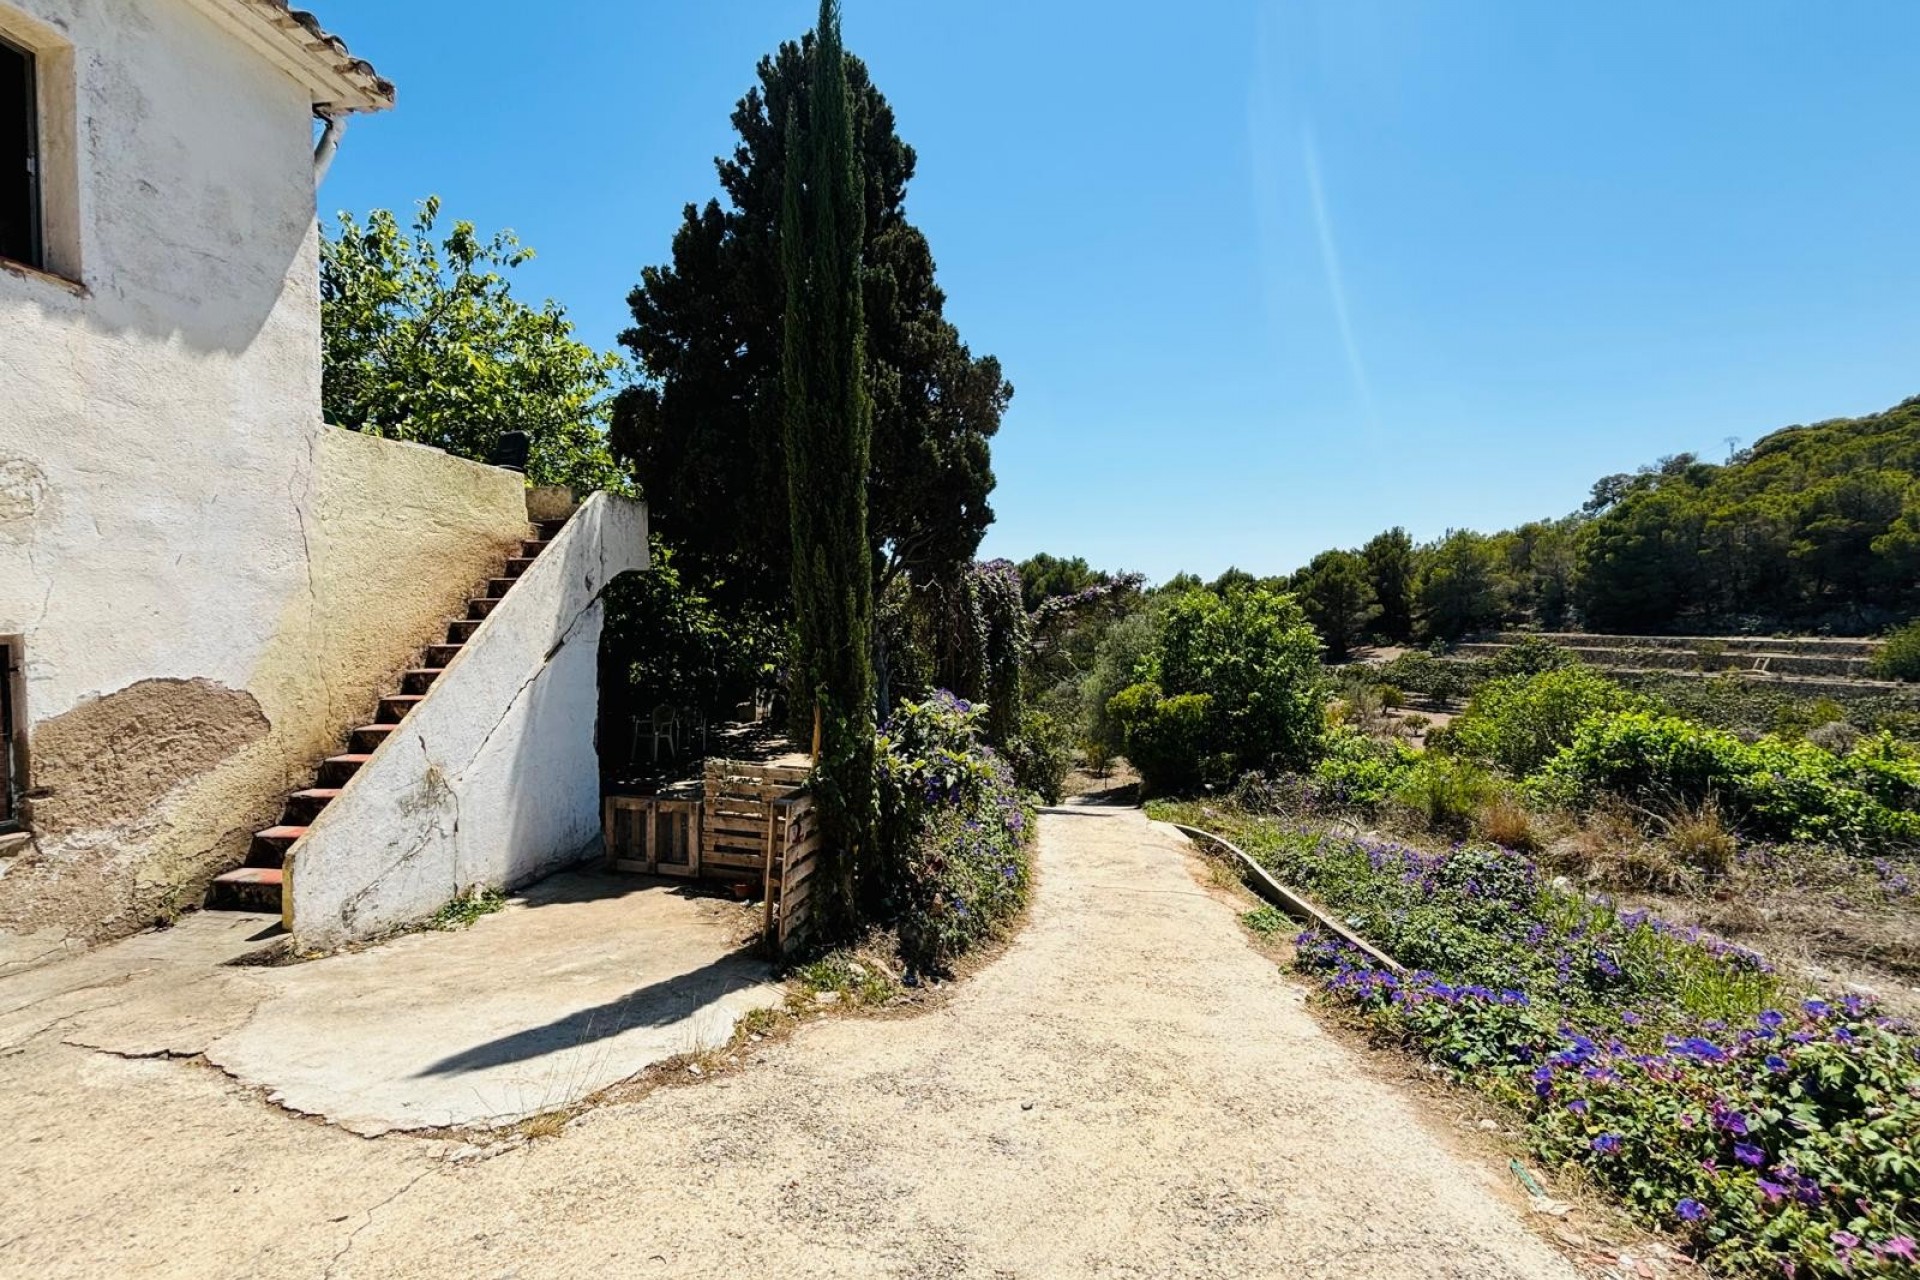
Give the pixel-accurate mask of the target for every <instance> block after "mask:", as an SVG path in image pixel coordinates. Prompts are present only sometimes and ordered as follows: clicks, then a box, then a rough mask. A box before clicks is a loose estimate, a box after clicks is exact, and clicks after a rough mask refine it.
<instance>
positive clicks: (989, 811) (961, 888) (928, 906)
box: [878, 692, 1034, 973]
mask: <svg viewBox="0 0 1920 1280" xmlns="http://www.w3.org/2000/svg"><path fill="white" fill-rule="evenodd" d="M985 715H986V709H985V708H984V707H983V706H980V705H978V704H970V703H967V702H965V701H963V700H961V699H958V698H955V697H954V696H953V695H952V694H950V693H946V692H940V693H936V694H935V695H934V696H933V697H931V698H929V699H927V700H926V701H925V702H919V703H915V702H907V703H902V704H901V706H900V708H899V710H898V711H896V712H895V713H894V716H893V718H892V719H891V720H890V721H888V723H887V726H886V728H885V729H884V730H882V732H881V734H880V738H879V774H880V777H879V784H880V785H879V791H880V824H879V827H878V831H879V838H880V842H881V851H882V854H883V855H884V859H885V876H884V879H885V884H886V893H885V897H886V902H885V907H886V910H887V913H888V915H889V916H890V917H891V918H892V919H893V920H894V922H895V924H896V927H897V929H898V932H899V936H900V954H901V957H902V959H904V960H905V961H906V962H907V964H908V965H910V966H912V967H913V968H915V969H919V970H922V971H926V972H932V973H939V972H943V971H945V970H946V969H947V968H948V967H949V966H950V965H951V964H952V962H953V960H954V959H955V958H956V957H958V956H960V955H961V954H963V953H964V952H966V951H967V950H968V949H969V948H971V947H973V946H975V945H977V944H979V943H980V942H982V941H984V940H985V939H988V938H991V937H993V936H995V935H996V934H997V933H999V931H1000V930H1001V929H1002V928H1003V927H1004V926H1005V924H1006V923H1007V921H1008V920H1009V919H1010V918H1011V917H1012V916H1013V915H1014V914H1015V913H1017V912H1018V911H1019V910H1020V908H1021V907H1022V906H1023V905H1024V904H1025V902H1026V899H1027V888H1028V883H1029V880H1030V875H1031V872H1030V863H1029V858H1028V845H1029V843H1030V841H1031V838H1032V833H1033V829H1034V813H1033V809H1032V808H1031V806H1030V805H1029V804H1028V802H1027V800H1026V798H1025V795H1024V793H1023V792H1022V791H1021V789H1020V787H1019V784H1018V783H1017V782H1016V781H1015V780H1014V776H1013V770H1012V769H1010V768H1009V767H1008V766H1007V763H1006V762H1005V761H1004V760H1002V759H1000V757H999V756H997V755H995V754H994V753H993V751H992V750H990V749H989V748H988V747H986V746H985V745H984V743H983V742H982V741H981V735H982V733H983V731H984V727H985V726H984V723H983V721H984V719H985Z"/></svg>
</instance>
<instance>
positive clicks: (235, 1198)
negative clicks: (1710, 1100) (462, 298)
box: [0, 809, 1575, 1280]
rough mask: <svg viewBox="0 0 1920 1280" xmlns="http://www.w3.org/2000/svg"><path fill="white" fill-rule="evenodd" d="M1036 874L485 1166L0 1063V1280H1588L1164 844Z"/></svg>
mask: <svg viewBox="0 0 1920 1280" xmlns="http://www.w3.org/2000/svg"><path fill="white" fill-rule="evenodd" d="M1040 848H1041V858H1040V866H1041V875H1040V882H1039V889H1038V894H1037V899H1036V902H1035V905H1034V909H1033V916H1032V919H1031V921H1030V922H1029V924H1028V925H1027V927H1026V929H1025V930H1024V931H1023V932H1022V933H1021V935H1020V937H1019V938H1018V939H1017V941H1016V942H1015V943H1014V944H1013V946H1012V947H1011V948H1009V950H1008V951H1007V952H1006V954H1005V955H1003V956H1002V957H1000V958H999V959H998V960H996V961H994V962H993V963H992V964H990V965H988V966H987V967H985V968H984V969H983V970H982V971H981V972H980V973H979V974H978V975H976V976H975V977H974V978H973V979H971V980H970V981H969V982H967V983H965V984H963V985H962V986H961V987H960V988H959V989H958V990H957V991H956V992H955V993H954V995H953V996H952V998H951V999H950V1000H948V1001H947V1002H946V1003H944V1004H942V1005H940V1006H939V1007H937V1008H935V1009H933V1010H932V1011H931V1012H928V1013H926V1014H924V1015H922V1016H919V1017H913V1018H902V1019H877V1020H876V1019H864V1018H845V1019H826V1020H822V1021H820V1022H817V1023H815V1024H813V1025H810V1026H808V1027H806V1028H804V1029H803V1030H801V1031H800V1032H799V1033H797V1034H796V1035H795V1036H794V1037H792V1038H791V1039H789V1040H787V1041H785V1042H784V1043H780V1044H777V1045H773V1046H771V1047H768V1048H767V1049H766V1051H765V1052H764V1053H763V1054H762V1055H761V1060H760V1061H757V1062H754V1063H751V1064H749V1065H747V1066H746V1067H745V1068H744V1069H743V1070H741V1071H739V1072H736V1073H730V1074H727V1075H723V1076H721V1077H719V1078H716V1079H713V1080H710V1081H706V1082H703V1083H700V1084H697V1085H695V1086H692V1087H688V1088H674V1089H663V1090H658V1091H655V1092H654V1093H652V1094H650V1095H648V1096H647V1097H645V1098H643V1099H641V1100H639V1101H637V1102H633V1103H628V1104H621V1105H616V1106H609V1107H605V1108H602V1109H600V1110H598V1111H595V1112H591V1113H589V1114H588V1115H586V1116H585V1117H583V1118H581V1119H579V1120H577V1121H575V1122H574V1123H573V1124H572V1125H570V1126H569V1127H568V1128H567V1129H566V1130H565V1131H564V1132H563V1133H561V1134H559V1135H558V1136H557V1137H554V1138H550V1139H545V1140H540V1141H536V1142H534V1143H533V1144H531V1145H530V1146H524V1147H521V1148H518V1149H514V1150H511V1151H509V1152H507V1153H505V1154H502V1155H498V1156H495V1157H492V1158H489V1159H481V1160H469V1161H466V1162H463V1163H454V1162H452V1161H449V1160H448V1159H447V1158H446V1157H445V1153H444V1151H443V1150H441V1149H440V1148H439V1147H438V1146H437V1145H436V1144H433V1143H427V1142H422V1141H420V1140H417V1139H410V1138H385V1139H380V1140H377V1141H368V1140H365V1139H361V1138H356V1137H352V1136H350V1135H348V1134H345V1133H342V1132H340V1131H339V1130H337V1129H332V1128H328V1127H325V1126H322V1125H319V1124H316V1123H313V1122H310V1121H302V1120H298V1119H295V1118H292V1117H290V1116H287V1115H285V1114H284V1113H280V1112H278V1111H275V1110H272V1109H270V1108H268V1107H266V1106H264V1105H263V1104H261V1103H260V1102H258V1101H256V1100H255V1099H253V1098H252V1097H249V1096H247V1095H246V1094H245V1093H244V1092H243V1091H242V1090H240V1089H239V1088H238V1087H237V1086H235V1085H234V1084H233V1083H232V1082H231V1081H229V1080H227V1079H226V1078H225V1077H223V1076H221V1075H220V1074H218V1073H217V1072H215V1071H213V1070H211V1069H210V1068H207V1067H205V1066H204V1065H199V1064H192V1063H178V1062H166V1061H151V1060H127V1059H122V1058H117V1057H111V1056H108V1055H104V1054H99V1053H90V1052H88V1051H85V1050H81V1049H77V1048H72V1047H69V1046H63V1045H60V1044H58V1043H57V1042H43V1041H35V1042H34V1043H32V1044H29V1045H27V1046H26V1047H25V1048H23V1049H21V1050H18V1051H16V1052H14V1053H13V1054H12V1055H11V1056H5V1057H0V1123H4V1124H5V1125H6V1126H7V1130H8V1133H9V1141H8V1142H7V1143H4V1144H0V1224H4V1226H3V1227H0V1274H5V1275H8V1276H12V1275H20V1276H35V1277H55V1276H68V1275H73V1276H82V1275H85V1276H97V1275H192V1276H196V1277H221V1276H233V1277H240V1276H249V1277H251V1276H301V1277H304V1276H319V1275H327V1276H331V1277H342V1278H344V1277H352V1276H358V1277H381V1278H383V1280H387V1278H398V1277H412V1276H422V1277H425V1276H432V1277H436V1278H438V1280H444V1278H445V1277H454V1276H457V1277H500V1278H501V1280H505V1278H506V1277H515V1278H517V1280H535V1278H545V1277H573V1276H580V1277H587V1276H593V1277H628V1276H642V1277H644V1276H663V1277H665V1276H673V1277H696V1276H715V1277H719V1276H727V1277H735V1276H743V1275H779V1276H783V1277H815V1276H817V1277H864V1276H898V1277H936V1276H980V1277H1042V1276H1062V1277H1081V1276H1104V1277H1136V1276H1139V1277H1144V1276H1154V1277H1175V1276H1194V1277H1200V1276H1208V1277H1215V1276H1218V1277H1240V1276H1285V1277H1290V1278H1291V1277H1319V1276H1343V1277H1344V1276H1381V1277H1389V1276H1391V1277H1396V1278H1397V1277H1417V1276H1458V1277H1472V1278H1473V1280H1494V1278H1496V1277H1568V1278H1569V1280H1570V1278H1571V1277H1573V1276H1574V1275H1575V1272H1574V1271H1573V1269H1572V1268H1571V1267H1570V1266H1569V1265H1568V1264H1567V1263H1566V1262H1565V1261H1563V1260H1562V1259H1561V1258H1560V1257H1559V1255H1558V1254H1556V1253H1555V1252H1554V1251H1553V1250H1552V1249H1551V1248H1549V1247H1548V1246H1547V1245H1546V1244H1545V1243H1544V1242H1543V1241H1541V1240H1540V1239H1539V1238H1538V1237H1537V1236H1535V1235H1534V1234H1532V1233H1531V1232H1530V1231H1529V1230H1528V1229H1527V1227H1526V1226H1525V1225H1524V1223H1523V1222H1522V1211H1521V1210H1520V1209H1519V1208H1518V1207H1517V1205H1516V1203H1515V1201H1514V1199H1513V1198H1512V1196H1511V1193H1510V1192H1509V1190H1508V1189H1507V1188H1506V1187H1505V1186H1504V1185H1502V1178H1501V1177H1500V1176H1498V1175H1497V1172H1496V1167H1495V1166H1493V1165H1492V1164H1491V1163H1489V1162H1486V1161H1484V1160H1481V1159H1479V1158H1475V1157H1470V1156H1466V1155H1462V1154H1460V1152H1459V1151H1458V1150H1457V1149H1456V1148H1454V1147H1453V1146H1451V1145H1449V1142H1448V1140H1447V1139H1446V1138H1445V1137H1443V1136H1441V1135H1440V1134H1439V1133H1437V1132H1436V1131H1434V1130H1432V1129H1430V1128H1429V1127H1428V1125H1427V1124H1426V1123H1425V1122H1424V1121H1423V1120H1422V1119H1421V1118H1420V1117H1419V1116H1418V1115H1417V1114H1416V1110H1415V1107H1414V1105H1413V1103H1412V1102H1411V1101H1409V1100H1408V1099H1407V1098H1405V1097H1404V1096H1403V1095H1401V1094H1400V1093H1398V1092H1396V1091H1395V1090H1393V1089H1392V1088H1390V1087H1388V1086H1386V1085H1383V1084H1382V1083H1380V1082H1379V1081H1377V1080H1375V1079H1372V1078H1370V1076H1369V1075H1368V1073H1367V1071H1366V1069H1365V1067H1364V1066H1363V1064H1362V1063H1361V1061H1360V1060H1359V1058H1358V1057H1357V1055H1356V1054H1355V1053H1354V1052H1353V1051H1351V1050H1349V1049H1348V1048H1346V1047H1344V1046H1343V1045H1341V1044H1340V1043H1338V1042H1337V1041H1335V1040H1334V1039H1332V1038H1331V1037H1329V1036H1328V1035H1327V1034H1326V1033H1324V1032H1323V1031H1322V1030H1321V1029H1320V1028H1319V1026H1318V1025H1317V1024H1316V1023H1315V1021H1314V1020H1313V1018H1312V1016H1311V1015H1310V1014H1309V1013H1308V1012H1307V1010H1306V1008H1305V1007H1304V1003H1303V996H1302V991H1301V988H1300V987H1299V986H1298V985H1297V984H1296V983H1294V982H1292V981H1291V980H1290V979H1288V978H1287V977H1285V975H1283V974H1281V973H1280V972H1278V971H1277V970H1276V968H1275V967H1274V965H1273V964H1272V963H1271V962H1269V961H1267V960H1265V959H1263V958H1261V957H1260V956H1259V955H1257V954H1256V953H1255V952H1254V951H1253V950H1252V949H1251V948H1249V947H1248V946H1247V945H1246V943H1245V941H1244V940H1243V939H1242V937H1241V936H1240V934H1239V932H1238V930H1237V927H1236V925H1235V923H1234V919H1233V910H1234V909H1233V907H1232V905H1231V904H1230V903H1229V902H1227V901H1226V900H1225V899H1224V898H1223V897H1222V896H1221V895H1220V894H1219V893H1218V892H1217V891H1215V890H1212V889H1210V888H1207V887H1205V886H1204V885H1203V883H1202V882H1201V880H1200V879H1199V878H1197V877H1196V874H1195V860H1194V855H1193V854H1192V853H1191V852H1190V851H1189V850H1188V849H1187V847H1186V846H1185V844H1184V843H1183V842H1181V841H1180V840H1179V839H1178V838H1177V837H1174V836H1171V835H1170V834H1169V833H1168V832H1166V830H1165V829H1164V828H1159V827H1155V826H1154V825H1152V824H1150V823H1148V822H1147V820H1146V819H1145V818H1144V817H1143V816H1142V815H1140V814H1139V813H1138V812H1137V811H1133V810H1102V809H1083V810H1078V811H1055V812H1052V813H1049V814H1047V815H1045V816H1044V817H1043V818H1042V819H1041V846H1040Z"/></svg>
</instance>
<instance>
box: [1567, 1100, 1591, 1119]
mask: <svg viewBox="0 0 1920 1280" xmlns="http://www.w3.org/2000/svg"><path fill="white" fill-rule="evenodd" d="M1567 1110H1569V1111H1571V1112H1573V1114H1575V1115H1577V1116H1583V1115H1585V1114H1587V1100H1586V1099H1585V1098H1575V1099H1574V1100H1573V1101H1572V1102H1569V1103H1568V1104H1567Z"/></svg>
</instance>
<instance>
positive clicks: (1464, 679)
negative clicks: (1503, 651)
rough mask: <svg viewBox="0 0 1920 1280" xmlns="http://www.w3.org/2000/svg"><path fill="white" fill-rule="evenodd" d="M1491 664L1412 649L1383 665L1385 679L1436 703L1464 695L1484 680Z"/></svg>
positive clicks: (1382, 672) (1382, 671)
mask: <svg viewBox="0 0 1920 1280" xmlns="http://www.w3.org/2000/svg"><path fill="white" fill-rule="evenodd" d="M1491 666H1492V664H1491V663H1487V662H1481V661H1477V660H1470V659H1461V658H1445V657H1441V656H1440V655H1437V654H1434V653H1430V652H1428V651H1427V650H1424V649H1410V650H1408V651H1407V652H1405V653H1403V654H1401V655H1400V656H1399V657H1397V658H1395V659H1394V660H1393V661H1392V662H1389V663H1387V664H1386V666H1384V667H1382V668H1380V678H1381V680H1382V681H1385V682H1390V683H1392V684H1394V685H1397V686H1398V687H1400V688H1401V689H1404V690H1407V691H1408V692H1411V693H1417V694H1419V695H1420V696H1421V697H1423V698H1428V699H1431V700H1433V701H1435V702H1451V701H1453V700H1454V699H1455V698H1461V697H1465V696H1466V695H1467V694H1468V693H1471V692H1472V691H1473V689H1474V688H1475V687H1477V686H1478V685H1479V683H1480V682H1481V681H1482V680H1483V679H1485V677H1486V673H1487V672H1488V671H1489V670H1490V669H1491Z"/></svg>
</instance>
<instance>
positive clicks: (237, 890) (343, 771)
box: [206, 520, 566, 914]
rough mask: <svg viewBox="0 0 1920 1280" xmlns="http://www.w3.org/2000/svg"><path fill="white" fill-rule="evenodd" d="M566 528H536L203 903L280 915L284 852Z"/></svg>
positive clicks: (547, 524)
mask: <svg viewBox="0 0 1920 1280" xmlns="http://www.w3.org/2000/svg"><path fill="white" fill-rule="evenodd" d="M565 524H566V521H564V520H542V521H538V522H536V523H535V526H534V527H535V528H536V529H537V530H538V531H539V534H540V536H539V537H537V538H527V539H525V540H523V541H522V542H521V543H520V554H519V555H517V556H514V557H513V558H511V559H510V560H508V561H507V565H506V568H505V570H504V571H503V572H504V573H505V576H504V577H498V578H489V579H488V580H487V585H486V594H485V595H482V596H476V597H474V598H473V599H472V600H469V601H468V602H467V616H466V617H464V618H458V619H454V620H452V621H450V622H449V623H448V624H447V642H446V643H445V644H433V645H428V646H427V648H426V651H425V653H424V654H422V664H421V665H420V666H418V667H412V668H409V669H408V670H407V671H405V672H404V673H402V675H401V677H400V692H398V693H390V694H387V695H386V696H385V697H383V698H381V699H380V704H379V707H378V709H377V710H376V711H375V713H374V719H373V723H371V724H363V725H360V726H359V727H358V728H355V729H353V730H352V731H351V732H350V733H349V734H348V740H347V750H346V751H345V752H343V753H341V754H340V755H336V756H328V757H327V758H326V759H325V760H322V761H321V762H320V767H319V768H318V770H316V779H315V781H316V785H314V786H311V787H307V788H305V789H303V790H300V791H295V792H293V793H292V794H291V795H289V796H288V797H287V800H286V805H285V807H284V809H283V810H282V813H281V819H280V822H279V823H277V824H276V825H274V826H271V827H267V828H265V829H264V830H261V831H256V832H255V833H254V835H253V839H252V840H251V841H250V842H249V844H248V848H247V857H246V862H245V864H244V865H242V866H240V867H237V868H235V869H234V870H232V871H228V872H226V873H224V874H222V875H218V876H215V877H214V879H213V883H212V884H211V885H209V886H208V888H207V903H206V905H207V906H208V907H209V908H211V909H214V910H227V911H264V912H273V913H276V914H277V913H278V912H279V911H280V904H281V890H282V881H283V879H284V877H285V869H286V860H287V851H288V850H289V849H291V848H292V847H293V846H294V844H295V842H297V841H298V840H299V839H300V838H301V837H302V836H304V835H306V834H307V828H308V827H309V826H310V825H311V824H312V823H313V822H314V820H315V819H317V818H318V817H319V816H320V814H321V812H322V811H323V810H324V809H325V808H326V807H327V806H328V805H329V804H331V803H332V802H333V801H334V800H335V799H336V798H337V797H338V796H339V795H340V789H341V788H342V787H344V786H345V785H346V784H347V781H348V780H349V779H350V778H352V777H353V775H354V774H356V773H358V772H359V771H360V767H361V766H362V765H364V764H365V763H366V762H367V761H368V760H370V759H372V758H373V753H374V752H375V751H376V750H378V749H379V746H380V744H381V743H382V742H384V741H386V740H387V738H388V737H389V736H391V735H392V733H393V731H394V730H395V729H397V728H398V727H399V726H400V724H401V722H402V721H404V720H405V719H406V718H407V714H408V713H409V712H411V711H412V710H413V709H414V708H415V707H416V706H418V705H420V702H421V700H422V699H424V698H425V697H426V695H427V691H428V690H429V689H430V688H432V687H433V683H434V681H436V680H438V679H439V678H440V675H441V673H442V672H444V671H445V670H446V668H447V664H448V663H450V662H452V661H453V659H454V656H455V655H456V654H458V653H459V652H460V649H461V647H462V646H463V645H465V644H466V642H467V641H468V640H471V639H472V638H473V633H474V632H476V631H478V630H479V629H480V624H481V623H482V622H484V621H486V619H487V618H488V617H490V616H492V614H493V610H494V606H495V605H497V604H499V603H500V601H501V599H502V597H504V596H505V595H506V594H507V592H508V591H510V590H512V588H513V584H514V582H515V581H517V580H518V579H519V578H520V576H521V575H522V574H524V573H525V572H526V571H527V570H528V569H529V568H531V567H532V565H533V562H534V561H535V560H536V559H537V558H538V557H539V556H540V553H541V552H543V551H545V550H546V549H547V547H548V545H549V544H550V543H551V542H552V541H553V539H554V538H555V537H556V536H557V535H558V534H559V532H560V529H561V527H562V526H563V525H565Z"/></svg>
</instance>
